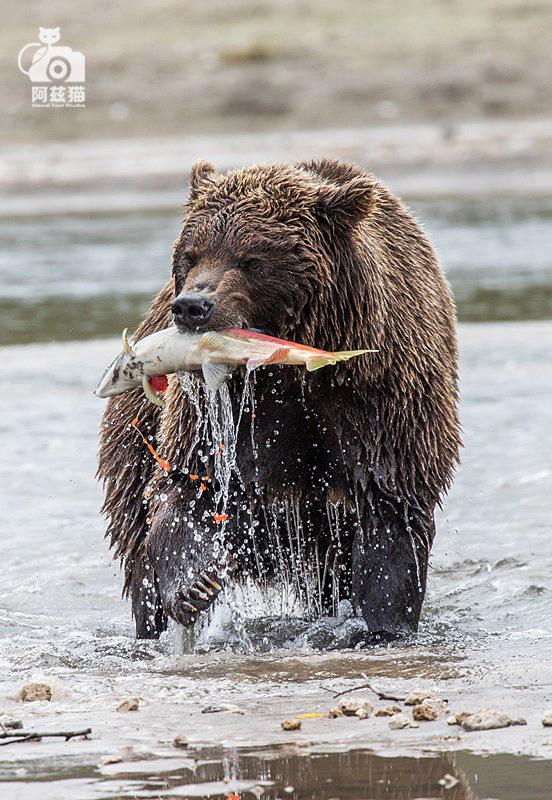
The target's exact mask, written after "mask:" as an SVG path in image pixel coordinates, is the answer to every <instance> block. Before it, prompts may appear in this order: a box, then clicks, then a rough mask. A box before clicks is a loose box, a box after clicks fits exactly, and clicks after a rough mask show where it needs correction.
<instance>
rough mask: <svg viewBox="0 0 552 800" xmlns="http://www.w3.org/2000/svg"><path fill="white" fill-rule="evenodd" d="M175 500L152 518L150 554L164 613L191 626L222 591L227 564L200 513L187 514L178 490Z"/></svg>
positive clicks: (218, 543) (148, 542)
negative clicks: (202, 521)
mask: <svg viewBox="0 0 552 800" xmlns="http://www.w3.org/2000/svg"><path fill="white" fill-rule="evenodd" d="M172 500H173V502H171V499H169V501H168V502H167V503H165V504H164V506H163V509H162V510H160V511H159V512H158V513H157V514H156V516H155V518H154V520H153V523H152V526H151V530H150V533H149V536H148V540H147V554H148V559H149V561H150V563H151V564H152V566H153V569H154V570H155V576H156V583H157V586H158V590H159V595H160V600H161V604H162V607H163V611H164V613H165V614H166V615H167V616H168V617H172V619H174V620H176V622H179V623H180V624H181V625H192V624H193V623H194V622H195V621H196V619H197V617H198V615H199V613H200V612H202V611H206V610H207V609H208V608H209V607H210V606H211V605H212V604H213V602H214V601H215V600H216V598H217V596H218V595H219V593H220V592H221V590H222V588H223V586H224V577H223V573H225V572H226V569H227V564H226V559H225V557H224V555H223V554H222V549H221V543H220V541H217V539H216V537H215V535H214V533H211V532H207V529H206V526H205V524H204V523H203V524H202V523H201V521H200V519H201V518H200V515H199V514H198V515H197V516H196V515H194V517H190V516H188V515H186V514H184V513H183V508H184V507H185V506H184V504H183V503H182V500H181V498H180V497H179V496H178V495H177V494H176V493H175V496H173V498H172ZM198 503H199V501H198Z"/></svg>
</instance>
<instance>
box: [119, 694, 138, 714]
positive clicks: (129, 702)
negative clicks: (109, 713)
mask: <svg viewBox="0 0 552 800" xmlns="http://www.w3.org/2000/svg"><path fill="white" fill-rule="evenodd" d="M139 707H140V701H139V700H138V698H137V697H128V698H127V699H126V700H123V702H122V703H119V705H118V706H117V711H122V712H125V713H126V712H127V711H138V708H139Z"/></svg>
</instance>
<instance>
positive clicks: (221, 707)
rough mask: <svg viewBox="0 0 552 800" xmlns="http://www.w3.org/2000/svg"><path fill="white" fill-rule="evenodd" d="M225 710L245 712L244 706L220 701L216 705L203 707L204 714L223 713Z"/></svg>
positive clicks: (232, 712) (229, 712)
mask: <svg viewBox="0 0 552 800" xmlns="http://www.w3.org/2000/svg"><path fill="white" fill-rule="evenodd" d="M224 711H225V712H226V713H227V714H245V711H244V710H243V708H240V707H239V706H236V705H234V703H219V704H218V705H216V706H205V708H202V709H201V713H202V714H221V713H222V712H224Z"/></svg>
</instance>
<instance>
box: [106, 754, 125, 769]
mask: <svg viewBox="0 0 552 800" xmlns="http://www.w3.org/2000/svg"><path fill="white" fill-rule="evenodd" d="M122 760H123V757H122V756H102V758H100V766H102V767H107V766H108V764H120V763H121V761H122Z"/></svg>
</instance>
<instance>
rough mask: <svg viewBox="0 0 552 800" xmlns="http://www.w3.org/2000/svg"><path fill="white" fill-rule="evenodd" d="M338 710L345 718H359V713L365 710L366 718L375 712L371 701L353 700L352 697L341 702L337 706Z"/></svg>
mask: <svg viewBox="0 0 552 800" xmlns="http://www.w3.org/2000/svg"><path fill="white" fill-rule="evenodd" d="M337 707H338V709H339V710H340V711H341V712H342V713H343V715H344V716H345V717H354V716H358V712H359V711H360V710H361V709H363V710H364V711H366V716H369V715H370V714H371V713H372V711H373V710H374V707H373V705H372V704H371V703H370V701H369V700H363V699H362V698H361V699H352V698H350V697H348V698H346V699H343V700H340V701H339V703H338V704H337Z"/></svg>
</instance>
